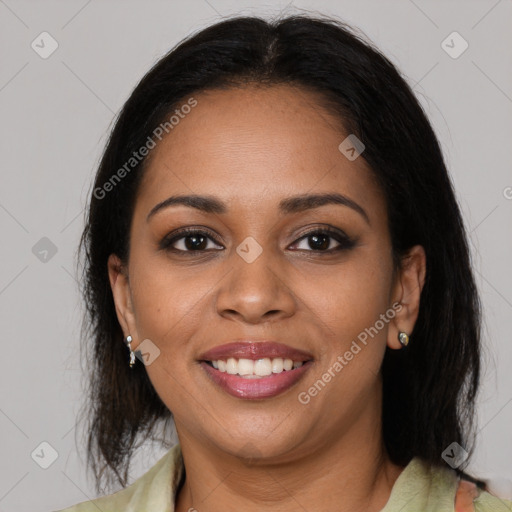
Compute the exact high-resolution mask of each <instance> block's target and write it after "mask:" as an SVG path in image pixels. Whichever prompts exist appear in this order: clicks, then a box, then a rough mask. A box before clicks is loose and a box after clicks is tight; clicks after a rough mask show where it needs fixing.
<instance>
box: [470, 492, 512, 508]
mask: <svg viewBox="0 0 512 512" xmlns="http://www.w3.org/2000/svg"><path fill="white" fill-rule="evenodd" d="M473 503H474V506H475V511H476V512H512V501H511V500H507V499H503V498H499V497H498V496H495V495H494V494H491V493H490V492H487V491H480V494H479V496H477V497H476V498H475V500H474V502H473Z"/></svg>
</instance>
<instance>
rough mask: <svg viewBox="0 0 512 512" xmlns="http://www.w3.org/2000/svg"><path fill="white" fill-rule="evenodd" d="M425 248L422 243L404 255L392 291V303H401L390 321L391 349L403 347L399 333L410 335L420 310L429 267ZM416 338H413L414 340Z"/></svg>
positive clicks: (389, 336) (388, 340) (389, 338)
mask: <svg viewBox="0 0 512 512" xmlns="http://www.w3.org/2000/svg"><path fill="white" fill-rule="evenodd" d="M426 261H427V258H426V255H425V250H424V249H423V247H422V246H421V245H415V246H414V247H412V248H411V249H410V250H409V251H408V252H407V254H406V255H404V256H403V258H402V261H401V265H400V269H398V271H397V273H396V276H395V282H394V285H393V292H392V304H395V303H399V304H400V306H397V307H396V308H394V309H395V311H396V314H395V317H394V318H393V319H392V320H391V321H390V322H389V328H388V339H387V345H388V347H389V348H391V349H401V348H402V345H401V344H400V342H399V341H398V333H399V332H401V331H403V332H405V333H406V334H408V335H410V334H411V332H412V330H413V328H414V324H415V323H416V320H417V318H418V313H419V310H420V295H421V290H422V289H423V285H424V284H425V275H426V268H427V263H426ZM413 341H414V340H411V342H413Z"/></svg>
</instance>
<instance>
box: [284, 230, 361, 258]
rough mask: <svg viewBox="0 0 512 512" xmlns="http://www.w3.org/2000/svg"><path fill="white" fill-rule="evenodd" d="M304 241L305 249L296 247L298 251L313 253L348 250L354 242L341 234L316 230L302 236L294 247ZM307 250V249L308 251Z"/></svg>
mask: <svg viewBox="0 0 512 512" xmlns="http://www.w3.org/2000/svg"><path fill="white" fill-rule="evenodd" d="M302 240H303V241H305V244H304V245H305V246H306V247H302V248H301V247H298V250H306V251H308V250H311V251H313V252H329V253H330V252H334V251H340V250H343V249H350V248H352V247H353V246H354V245H355V242H354V241H353V240H352V239H350V238H349V237H348V236H346V235H345V234H342V233H341V232H338V231H334V230H329V229H316V230H314V231H310V232H309V233H306V234H305V235H303V236H302V237H301V238H299V240H298V241H297V242H295V243H294V245H297V244H298V243H300V242H301V241H302ZM336 244H337V246H336ZM308 248H309V249H308Z"/></svg>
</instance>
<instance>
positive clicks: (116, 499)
mask: <svg viewBox="0 0 512 512" xmlns="http://www.w3.org/2000/svg"><path fill="white" fill-rule="evenodd" d="M183 470H184V466H183V458H182V454H181V448H180V445H179V444H176V445H175V446H173V447H172V448H171V449H170V450H169V451H168V452H167V453H166V454H165V455H164V456H163V457H162V458H161V459H159V460H158V462H156V464H155V465H154V466H153V467H152V468H150V469H149V471H147V472H146V473H144V474H143V475H142V476H141V477H139V478H138V479H137V480H135V482H133V483H132V484H131V485H129V486H127V487H126V488H124V489H122V490H121V491H118V492H116V493H114V494H110V495H108V496H103V497H101V498H96V499H94V500H91V501H84V502H82V503H78V504H77V505H74V506H72V507H69V508H66V509H63V510H60V511H56V512H174V503H175V497H176V490H177V487H178V485H179V483H180V479H181V477H182V475H183ZM457 484H458V478H457V475H456V473H455V471H453V470H451V469H449V468H448V467H446V468H439V467H430V466H429V465H427V464H425V463H424V462H423V461H422V460H421V459H419V458H414V459H412V460H411V462H410V463H409V464H408V465H407V466H406V467H405V468H404V470H403V471H402V472H401V473H400V475H399V477H398V478H397V480H396V482H395V484H394V485H393V488H392V490H391V495H390V496H389V499H388V502H387V503H386V506H385V507H384V508H383V509H382V510H381V512H454V503H455V493H456V490H457ZM474 505H475V511H476V512H511V511H512V501H509V500H503V499H500V498H497V497H495V496H493V495H492V494H490V493H488V492H482V493H481V494H480V496H479V497H478V498H476V499H475V501H474Z"/></svg>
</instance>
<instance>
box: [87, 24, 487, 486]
mask: <svg viewBox="0 0 512 512" xmlns="http://www.w3.org/2000/svg"><path fill="white" fill-rule="evenodd" d="M247 83H254V84H266V85H268V86H272V85H273V84H290V85H294V86H296V87H299V88H300V87H302V88H303V89H304V90H309V91H315V92H317V93H319V95H317V96H318V97H320V98H321V100H320V101H321V102H322V103H324V104H325V106H326V107H327V108H329V109H330V111H331V112H333V113H335V114H337V119H339V122H340V127H343V129H344V130H345V131H346V132H348V133H353V134H355V135H356V136H357V137H358V138H359V139H360V140H361V141H363V143H364V145H365V151H364V153H363V155H361V158H364V159H365V160H366V162H367V164H368V165H369V167H370V168H371V170H372V172H373V174H374V176H375V179H376V180H377V182H378V183H379V185H380V187H381V190H382V192H383V195H384V197H385V200H386V205H387V212H388V219H389V231H390V234H391V242H392V248H393V257H394V261H395V265H399V262H400V257H401V256H402V255H403V254H404V252H405V251H406V250H407V249H408V248H410V247H411V246H413V245H416V244H420V245H422V246H423V247H424V249H425V252H426V257H427V273H426V281H425V285H424V288H423V290H422V292H421V297H420V300H421V304H420V310H419V316H418V319H417V322H416V325H415V328H414V331H413V332H412V333H411V334H412V336H411V339H412V341H411V344H410V345H409V347H408V348H407V350H404V351H394V350H389V349H386V353H385V356H384V361H383V366H382V379H383V415H382V428H383V438H384V443H385V447H386V449H387V451H388V454H389V456H390V458H391V460H392V461H393V462H395V463H397V464H402V465H404V464H406V463H407V462H409V461H410V460H411V458H412V457H415V456H418V457H421V458H422V459H424V460H425V461H428V462H430V463H432V464H435V465H442V464H444V462H443V460H442V458H441V454H442V452H443V451H444V450H445V449H446V448H447V447H448V446H449V445H450V444H451V443H452V442H457V443H459V444H460V445H461V446H463V447H464V448H465V449H466V451H468V452H470V453H471V451H472V442H473V440H472V439H471V438H470V436H471V433H472V429H473V416H474V402H475V396H476V392H477V388H478V382H479V372H480V347H479V343H480V316H481V312H480V303H479V298H478V295H477V289H476V286H475V282H474V277H473V272H472V268H471V262H470V254H469V249H468V243H467V238H466V236H467V235H466V233H465V228H464V225H463V220H462V216H461V212H460V209H459V206H458V204H457V200H456V197H455V194H454V190H453V186H452V183H451V180H450V178H449V175H448V172H447V169H446V165H445V163H444V160H443V156H442V153H441V150H440V146H439V143H438V140H437V138H436V135H435V133H434V131H433V129H432V127H431V125H430V123H429V121H428V119H427V117H426V115H425V113H424V112H423V110H422V108H421V106H420V105H419V103H418V101H417V99H416V98H415V96H414V94H413V92H412V91H411V89H410V87H409V86H408V85H407V83H406V81H405V80H404V78H403V77H402V76H401V75H400V73H399V72H398V70H397V69H396V68H395V67H394V65H393V64H392V63H391V62H390V61H389V60H388V59H387V58H386V57H385V56H384V55H382V54H381V52H380V51H379V50H378V49H376V48H375V47H374V46H373V45H372V44H371V43H370V42H368V41H366V39H365V38H364V37H363V36H361V35H359V34H358V33H356V31H355V30H354V29H352V28H351V27H349V26H347V25H345V24H344V23H342V22H340V21H338V20H335V19H332V18H323V17H321V16H317V17H312V16H303V15H294V16H288V17H286V18H282V19H277V20H274V21H267V20H264V19H261V18H258V17H236V18H232V19H229V20H227V21H222V22H220V23H217V24H215V25H212V26H210V27H208V28H206V29H204V30H201V31H199V32H198V33H196V34H193V35H191V36H189V37H188V38H186V39H185V40H183V41H182V42H181V43H180V44H178V45H177V46H176V47H175V48H173V49H172V50H171V51H170V52H169V53H168V54H166V55H165V56H164V57H163V58H161V59H160V60H159V61H158V62H157V63H156V64H155V65H154V67H153V68H152V69H151V70H150V71H149V72H148V73H147V74H146V75H145V76H144V77H143V78H142V80H141V81H140V82H139V84H138V85H137V86H136V88H135V89H134V91H133V93H132V94H131V96H130V97H129V99H128V100H127V101H126V103H125V104H124V106H123V108H122V110H121V112H120V113H119V115H118V117H117V119H116V122H115V126H114V128H113V130H112V131H111V134H110V138H109V140H108V143H107V145H106V148H105V150H104V153H103V156H102V159H101V162H100V165H99V169H98V171H97V174H96V178H95V182H94V190H93V192H92V193H91V196H90V203H89V208H88V211H87V218H86V224H85V228H84V231H83V233H82V238H81V240H80V249H81V254H82V256H83V269H82V270H83V273H82V282H83V285H82V293H83V298H84V301H85V304H86V308H87V311H86V315H85V318H84V323H83V329H82V335H83V345H84V346H85V348H86V350H88V351H91V353H90V354H88V355H87V357H86V358H85V359H86V360H87V361H89V362H90V364H92V367H91V370H90V376H89V381H88V382H89V385H88V400H87V403H86V409H85V410H84V411H83V413H84V417H85V418H86V419H87V420H88V422H89V425H88V442H87V454H88V464H89V466H90V467H91V468H92V469H93V471H94V474H95V476H96V483H97V488H98V489H100V482H101V480H102V479H104V478H105V479H106V480H107V479H110V480H112V478H113V476H115V477H116V478H117V480H118V481H119V483H120V484H121V485H123V486H125V485H126V483H127V474H128V468H129V464H130V459H131V457H132V455H133V451H134V449H135V447H136V440H137V439H138V438H139V439H141V442H143V441H144V440H147V439H148V438H150V437H151V436H152V435H153V434H154V432H155V429H156V427H157V425H159V424H161V422H162V421H163V422H165V425H167V424H168V423H169V422H170V421H171V419H172V415H171V412H170V411H169V410H168V409H167V407H166V406H165V405H164V403H163V402H162V401H161V400H160V398H159V397H158V395H157V393H156V392H155V390H154V389H153V387H152V385H151V382H150V380H149V378H148V376H147V373H146V371H145V368H144V366H143V365H142V364H138V365H136V367H135V368H134V369H130V368H129V366H128V363H127V357H128V352H127V348H126V347H125V346H124V344H123V332H122V330H121V327H120V325H119V323H118V320H117V317H116V311H115V307H114V301H113V296H112V292H111V289H110V284H109V279H108V271H107V259H108V256H109V255H110V254H111V253H115V254H117V255H118V256H119V257H120V258H121V259H122V260H123V261H127V259H128V256H129V246H130V240H129V228H130V224H131V219H132V215H133V206H134V201H135V198H136V194H137V188H138V184H139V183H140V179H141V176H142V175H143V172H144V169H145V168H146V167H147V163H148V157H146V158H143V159H141V160H140V162H136V163H135V164H134V165H133V166H131V167H127V166H126V163H127V162H129V161H131V160H130V158H133V153H134V152H137V151H138V150H139V149H140V148H141V147H142V146H144V144H145V143H146V141H147V140H148V136H151V134H152V133H153V132H154V130H155V128H156V127H158V126H159V125H160V124H161V123H163V122H165V120H166V119H169V116H170V115H172V113H173V111H175V109H176V108H178V107H179V106H180V105H181V104H184V103H186V102H187V101H188V100H189V99H190V98H191V97H192V96H193V94H194V93H196V94H197V93H199V92H200V91H202V90H208V89H214V88H217V89H218V88H223V89H226V90H229V88H232V87H237V86H240V85H243V84H247ZM171 136H172V135H171ZM131 162H132V163H133V161H131ZM123 166H124V167H123ZM123 168H124V169H125V171H127V172H125V173H122V174H123V178H122V179H121V180H116V181H114V178H115V175H116V174H117V176H118V177H119V176H120V172H119V170H120V169H123ZM128 171H129V172H128ZM109 180H110V181H109ZM107 182H109V183H110V184H111V186H108V187H107V186H105V184H106V183H107Z"/></svg>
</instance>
